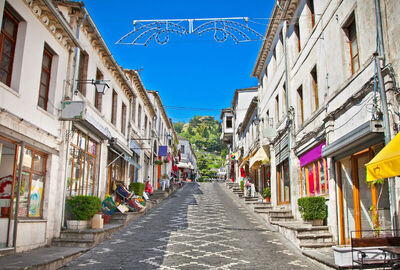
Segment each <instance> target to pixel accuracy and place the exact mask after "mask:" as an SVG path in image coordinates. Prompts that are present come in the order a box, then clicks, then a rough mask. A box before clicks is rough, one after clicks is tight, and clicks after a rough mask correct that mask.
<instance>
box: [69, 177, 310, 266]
mask: <svg viewBox="0 0 400 270" xmlns="http://www.w3.org/2000/svg"><path fill="white" fill-rule="evenodd" d="M221 185H223V184H218V183H189V184H186V185H185V186H184V187H183V188H182V189H181V190H180V191H179V192H177V193H176V194H175V195H174V197H170V198H168V199H166V200H165V201H163V202H162V203H161V204H160V207H157V209H154V210H155V211H153V210H150V211H149V212H148V213H147V214H145V215H144V216H142V217H140V218H139V219H137V220H135V221H133V222H132V223H131V224H129V225H128V226H127V227H126V228H124V229H123V230H121V231H120V232H118V233H116V234H114V235H113V236H112V237H111V239H109V240H107V241H104V242H103V243H101V244H100V245H98V246H96V247H95V248H93V249H92V250H90V251H89V252H87V253H86V254H84V255H82V256H81V257H79V258H78V259H76V260H74V261H72V262H70V263H69V264H67V265H66V266H65V267H64V269H83V268H85V270H86V269H168V270H175V269H195V270H197V269H304V268H310V269H317V267H316V266H315V265H314V264H312V263H311V262H310V260H308V259H307V258H306V257H304V256H302V255H301V254H300V253H299V252H295V251H293V250H292V249H290V248H288V245H287V243H286V242H285V240H284V239H283V238H281V237H279V234H278V233H276V232H271V231H267V230H266V229H263V228H260V227H259V225H260V224H257V223H256V222H255V220H254V219H253V218H252V217H247V216H246V215H243V213H242V211H240V210H239V209H238V207H237V205H236V204H235V203H234V201H233V200H232V198H231V197H230V196H228V194H227V193H226V192H227V191H226V190H225V189H224V188H223V187H221Z"/></svg>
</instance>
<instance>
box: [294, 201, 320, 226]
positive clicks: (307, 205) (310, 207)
mask: <svg viewBox="0 0 400 270" xmlns="http://www.w3.org/2000/svg"><path fill="white" fill-rule="evenodd" d="M297 203H298V205H299V211H300V213H301V216H302V217H303V219H304V220H305V221H311V223H312V225H313V226H321V225H323V222H324V219H325V218H326V205H325V198H324V197H304V198H300V199H298V201H297Z"/></svg>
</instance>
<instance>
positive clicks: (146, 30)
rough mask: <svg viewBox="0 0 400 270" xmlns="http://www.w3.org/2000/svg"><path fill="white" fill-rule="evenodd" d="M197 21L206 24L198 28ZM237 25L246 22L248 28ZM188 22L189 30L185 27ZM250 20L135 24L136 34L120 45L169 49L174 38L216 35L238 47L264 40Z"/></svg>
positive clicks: (225, 19)
mask: <svg viewBox="0 0 400 270" xmlns="http://www.w3.org/2000/svg"><path fill="white" fill-rule="evenodd" d="M196 21H199V22H202V23H201V24H200V25H198V26H197V27H194V23H195V22H196ZM237 21H244V23H245V24H243V23H239V22H237ZM183 22H187V23H188V27H187V28H186V27H184V26H182V25H181V23H183ZM248 22H249V18H248V17H233V18H207V19H167V20H135V21H133V30H132V31H130V32H129V33H127V34H126V35H124V36H123V37H122V38H121V39H120V40H118V41H117V42H116V44H128V45H142V46H147V45H149V44H150V43H151V41H153V40H154V41H155V42H156V43H158V44H160V45H165V44H167V43H168V41H169V40H170V35H171V34H176V35H179V36H183V35H190V34H197V35H199V36H202V35H204V34H207V33H212V34H213V37H214V40H215V41H217V42H225V41H226V40H228V38H230V39H232V40H233V41H234V42H235V43H236V44H237V43H240V42H247V41H257V40H262V39H263V36H262V35H261V34H259V33H258V32H257V31H255V30H253V29H252V28H250V27H249V26H248Z"/></svg>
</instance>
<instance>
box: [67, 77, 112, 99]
mask: <svg viewBox="0 0 400 270" xmlns="http://www.w3.org/2000/svg"><path fill="white" fill-rule="evenodd" d="M76 81H77V82H79V83H84V84H89V83H90V84H93V85H94V87H95V89H96V92H97V93H99V94H102V95H104V93H105V92H106V90H107V88H110V86H109V85H108V84H107V83H106V82H108V81H106V80H93V79H91V80H76ZM76 94H78V90H75V95H76Z"/></svg>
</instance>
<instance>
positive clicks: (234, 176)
mask: <svg viewBox="0 0 400 270" xmlns="http://www.w3.org/2000/svg"><path fill="white" fill-rule="evenodd" d="M235 123H236V113H235V112H234V111H233V110H232V154H233V153H235V149H236V147H235V134H236V128H235V126H236V125H235ZM235 159H236V158H235ZM235 161H236V160H235ZM233 166H234V167H233V181H234V183H235V182H236V171H235V162H234V163H233ZM238 169H239V168H238Z"/></svg>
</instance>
